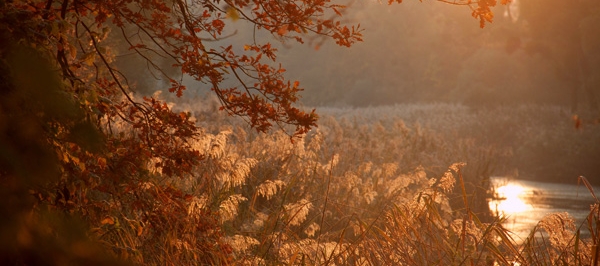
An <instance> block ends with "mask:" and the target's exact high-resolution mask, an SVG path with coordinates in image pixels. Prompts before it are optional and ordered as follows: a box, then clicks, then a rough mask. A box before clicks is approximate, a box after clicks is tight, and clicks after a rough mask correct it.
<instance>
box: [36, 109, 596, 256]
mask: <svg viewBox="0 0 600 266" xmlns="http://www.w3.org/2000/svg"><path fill="white" fill-rule="evenodd" d="M215 106H217V105H216V104H214V103H210V102H209V103H207V104H206V105H205V107H204V108H203V109H201V108H195V107H194V106H191V105H187V106H186V105H183V104H176V105H174V106H173V108H175V109H177V108H179V109H182V110H185V111H190V112H193V113H194V115H195V117H196V123H197V124H198V125H202V127H203V128H204V129H205V131H204V132H202V133H201V134H199V135H198V136H196V138H195V140H194V141H192V142H190V143H186V145H191V147H193V148H194V149H195V150H196V151H198V153H199V154H200V155H201V156H202V158H204V159H203V160H202V161H201V162H200V163H199V164H198V165H195V166H194V169H193V171H192V172H191V173H190V174H187V175H183V176H182V177H181V178H171V177H168V176H166V175H164V174H162V173H161V171H159V170H160V169H156V167H154V166H156V165H158V164H157V161H153V160H147V161H146V162H145V163H147V164H148V166H149V167H146V169H149V171H145V172H129V171H128V169H130V168H128V164H127V163H128V161H127V157H128V156H136V154H134V151H122V153H123V154H119V157H118V158H121V159H122V160H123V162H122V166H123V168H122V169H116V170H115V173H114V175H111V176H109V177H108V178H99V177H98V178H95V179H94V178H92V179H90V180H89V182H90V184H87V185H86V187H85V189H84V188H83V186H81V184H73V183H69V182H68V180H64V181H63V183H61V184H59V185H57V190H61V189H62V187H63V186H66V187H68V188H69V190H68V191H75V192H76V193H79V194H78V195H77V197H71V198H70V199H69V200H67V199H64V200H63V201H64V202H63V201H61V202H59V204H57V205H56V206H54V207H53V208H55V209H58V210H60V211H64V212H66V213H73V214H76V215H78V216H79V217H81V218H82V220H83V221H84V222H85V224H86V225H88V227H87V230H88V231H89V234H90V235H91V236H92V237H93V238H94V239H95V240H96V241H97V242H98V243H100V244H101V245H102V246H103V247H105V248H106V249H107V250H108V252H110V253H112V254H113V255H115V256H116V257H118V258H120V259H122V260H125V261H127V262H128V263H132V264H140V265H597V261H598V255H597V254H598V244H599V243H598V242H599V241H600V233H599V232H600V231H599V230H600V229H598V224H600V223H599V219H598V217H599V215H598V213H599V211H598V205H599V204H598V201H597V200H596V204H595V205H593V206H591V212H590V215H589V217H588V222H587V223H586V224H582V225H575V224H574V223H573V222H572V220H570V218H569V216H568V215H566V214H552V215H550V216H548V217H547V218H544V219H543V220H542V221H540V223H539V224H538V226H536V227H535V228H533V229H532V231H531V234H530V236H529V237H527V238H526V239H524V240H523V241H516V240H515V239H514V235H513V234H512V233H511V232H509V231H508V230H506V229H505V228H504V227H503V222H504V220H503V219H502V218H498V217H494V216H492V215H491V214H490V211H489V207H488V205H487V198H488V197H489V194H490V193H491V192H490V184H489V178H490V176H492V175H506V174H513V173H516V172H517V171H516V167H515V164H514V161H513V159H514V157H520V156H524V155H522V154H523V153H521V151H522V150H520V149H530V146H528V145H529V144H527V143H529V142H523V141H524V139H525V136H526V135H527V134H531V133H527V132H528V131H527V130H533V129H530V127H527V126H523V128H527V130H525V131H519V130H516V129H517V128H520V127H518V126H515V127H514V128H513V124H512V123H513V121H511V120H510V119H509V118H511V117H513V119H514V117H525V118H522V119H524V120H527V121H529V119H531V120H535V121H537V120H540V119H541V118H539V117H538V118H535V117H536V116H540V117H545V116H544V115H543V113H544V112H545V111H544V110H546V109H543V108H541V109H536V108H534V107H527V108H521V109H518V108H517V109H515V110H512V109H510V110H509V109H507V110H504V109H501V110H499V111H497V112H498V113H494V111H493V110H479V111H477V110H471V109H469V108H466V107H463V106H458V105H443V104H435V105H407V106H394V107H381V108H370V109H360V110H353V109H327V108H324V109H323V110H321V114H322V117H321V120H320V124H319V126H318V127H317V128H315V129H313V130H312V131H311V132H309V133H307V134H305V135H303V136H301V137H300V138H295V139H293V141H291V139H290V136H289V135H287V134H285V133H283V132H282V131H273V132H270V133H268V134H266V133H256V132H255V131H252V130H250V129H249V128H248V127H247V126H246V124H245V123H244V122H243V121H240V120H236V119H232V118H230V117H226V116H224V115H220V114H218V113H215V111H216V109H215ZM528 108H529V109H528ZM505 112H506V113H505ZM520 112H523V113H524V114H526V115H525V116H522V115H517V114H520ZM519 119H521V118H519ZM530 123H533V122H531V121H530ZM113 126H114V127H115V129H114V131H113V132H115V134H122V135H127V134H131V129H129V128H127V127H125V126H122V127H120V128H119V127H118V126H117V125H113ZM507 129H510V130H507ZM512 129H515V130H512ZM542 129H543V130H547V132H548V134H552V132H553V131H552V129H546V128H542ZM542 129H540V130H542ZM561 132H562V131H561ZM585 134H587V133H585ZM518 143H524V144H523V145H520V146H519V145H517V144H518ZM520 158H521V159H522V158H525V157H520ZM155 160H158V159H155ZM519 171H520V169H519ZM582 181H583V182H584V183H585V184H586V186H588V188H590V191H591V193H593V192H592V190H591V187H592V186H591V184H590V183H589V182H588V180H587V179H582ZM36 196H37V197H41V198H44V197H48V195H36ZM40 206H41V205H40ZM584 227H585V228H588V229H589V230H590V231H591V232H592V234H591V238H590V239H584V238H583V237H581V234H580V230H581V229H582V228H584Z"/></svg>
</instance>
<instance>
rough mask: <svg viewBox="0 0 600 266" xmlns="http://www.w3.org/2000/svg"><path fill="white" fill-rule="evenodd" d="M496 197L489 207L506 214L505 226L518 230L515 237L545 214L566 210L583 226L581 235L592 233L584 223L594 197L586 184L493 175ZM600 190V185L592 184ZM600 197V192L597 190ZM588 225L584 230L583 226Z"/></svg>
mask: <svg viewBox="0 0 600 266" xmlns="http://www.w3.org/2000/svg"><path fill="white" fill-rule="evenodd" d="M491 183H492V186H493V187H495V190H496V197H497V199H495V200H491V201H490V202H489V206H490V209H491V210H492V211H493V212H495V213H497V214H500V215H504V216H506V217H507V221H506V223H505V227H506V228H507V229H509V230H510V231H512V232H513V233H515V234H516V239H517V241H518V242H519V238H520V239H524V238H525V237H527V235H529V233H530V232H531V230H532V229H533V228H534V226H536V224H537V223H538V222H539V221H540V220H541V219H542V218H543V217H544V216H546V215H548V214H551V213H556V212H567V213H569V215H571V216H572V217H573V218H574V219H575V225H576V226H577V227H579V226H581V225H582V224H583V226H581V228H582V231H581V232H582V236H583V237H585V236H586V235H588V236H589V232H588V233H586V231H587V224H586V223H585V221H586V218H587V216H588V214H589V213H590V206H591V204H593V203H594V202H595V199H594V197H593V196H592V194H591V193H590V191H589V190H588V188H587V187H586V186H585V185H583V184H579V185H577V181H575V182H574V183H575V184H557V183H546V182H538V181H529V180H519V179H508V178H502V177H492V179H491ZM593 190H594V192H595V193H600V187H593ZM596 196H597V197H600V194H596ZM584 229H585V230H584Z"/></svg>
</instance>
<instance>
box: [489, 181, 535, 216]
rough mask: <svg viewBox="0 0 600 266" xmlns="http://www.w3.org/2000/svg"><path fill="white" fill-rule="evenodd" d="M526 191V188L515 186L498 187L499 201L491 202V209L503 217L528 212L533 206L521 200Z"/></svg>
mask: <svg viewBox="0 0 600 266" xmlns="http://www.w3.org/2000/svg"><path fill="white" fill-rule="evenodd" d="M524 191H525V188H524V187H522V186H520V185H515V184H508V185H505V186H501V187H498V188H497V189H496V193H497V199H496V200H493V201H491V202H490V208H491V209H492V210H494V211H496V212H497V213H498V214H499V215H501V216H509V215H512V214H517V213H521V212H525V211H528V210H530V209H531V206H530V205H529V204H527V203H525V201H523V199H521V195H522V194H523V192H524Z"/></svg>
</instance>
